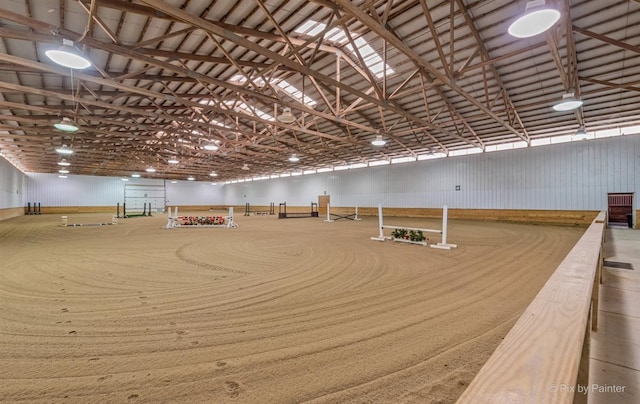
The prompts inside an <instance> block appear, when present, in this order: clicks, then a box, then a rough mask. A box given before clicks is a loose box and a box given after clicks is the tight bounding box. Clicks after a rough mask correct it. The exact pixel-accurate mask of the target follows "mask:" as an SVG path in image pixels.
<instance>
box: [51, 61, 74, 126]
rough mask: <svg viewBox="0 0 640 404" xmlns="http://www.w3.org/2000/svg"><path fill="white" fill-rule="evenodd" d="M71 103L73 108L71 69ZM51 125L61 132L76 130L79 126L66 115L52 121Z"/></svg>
mask: <svg viewBox="0 0 640 404" xmlns="http://www.w3.org/2000/svg"><path fill="white" fill-rule="evenodd" d="M71 104H72V106H73V108H74V109H75V105H76V100H75V94H74V91H73V70H71ZM53 127H54V128H56V129H58V130H61V131H63V132H77V131H78V130H79V129H80V127H79V126H78V124H76V122H75V121H74V120H72V119H71V118H68V117H66V116H65V117H62V120H60V121H59V122H56V123H54V124H53Z"/></svg>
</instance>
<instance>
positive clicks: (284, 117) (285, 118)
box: [277, 107, 296, 123]
mask: <svg viewBox="0 0 640 404" xmlns="http://www.w3.org/2000/svg"><path fill="white" fill-rule="evenodd" d="M277 119H278V122H282V123H294V122H295V121H296V117H295V116H293V114H292V113H291V108H287V107H285V108H283V109H282V114H280V115H278V118H277Z"/></svg>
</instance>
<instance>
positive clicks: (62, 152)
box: [56, 144, 73, 155]
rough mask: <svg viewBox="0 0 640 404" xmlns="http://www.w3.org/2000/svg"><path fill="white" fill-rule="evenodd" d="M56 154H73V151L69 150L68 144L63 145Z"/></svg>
mask: <svg viewBox="0 0 640 404" xmlns="http://www.w3.org/2000/svg"><path fill="white" fill-rule="evenodd" d="M56 152H58V153H60V154H65V155H69V154H73V150H71V149H70V148H68V147H67V145H66V144H63V145H62V146H61V147H58V148H57V149H56Z"/></svg>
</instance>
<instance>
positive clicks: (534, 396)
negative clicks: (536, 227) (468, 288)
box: [458, 220, 604, 404]
mask: <svg viewBox="0 0 640 404" xmlns="http://www.w3.org/2000/svg"><path fill="white" fill-rule="evenodd" d="M603 232H604V224H603V223H598V222H596V221H595V220H594V221H593V223H592V224H591V226H590V227H589V228H588V229H587V231H586V232H585V233H584V235H583V236H582V237H581V238H580V240H579V241H578V243H576V245H575V247H574V248H573V249H572V250H571V252H570V253H569V254H568V255H567V257H566V258H565V259H564V260H563V261H562V263H560V265H559V266H558V268H557V269H556V271H555V272H554V273H553V274H552V275H551V277H550V278H549V280H548V281H547V283H546V284H545V286H544V287H543V288H542V289H541V290H540V292H539V293H538V295H537V296H536V297H535V298H534V300H533V301H532V302H531V304H530V305H529V307H527V309H526V310H525V312H524V313H523V314H522V316H521V317H520V319H519V320H518V321H517V322H516V324H515V325H514V327H513V328H512V329H511V331H510V332H509V334H507V336H506V337H505V339H504V340H503V341H502V343H501V344H500V345H499V346H498V348H497V349H496V351H495V352H494V353H493V355H492V356H491V357H490V358H489V360H488V361H487V362H486V364H485V365H484V367H483V368H482V369H481V370H480V372H479V373H478V375H477V376H476V377H475V379H474V380H473V381H472V383H471V384H470V385H469V387H468V388H467V390H465V392H464V393H463V394H462V396H461V397H460V399H459V400H458V403H459V404H466V403H469V404H471V403H505V404H507V403H509V404H512V403H531V404H534V403H570V402H574V398H575V395H576V390H575V385H576V382H577V381H578V375H579V370H580V364H581V358H582V357H583V353H584V352H583V348H584V344H583V342H584V341H585V333H586V330H587V329H589V328H590V323H589V320H590V309H591V299H592V291H593V286H594V279H595V277H596V275H597V268H598V263H599V257H600V251H601V245H602V234H603ZM596 310H597V308H596ZM587 355H588V353H587ZM583 368H584V364H583ZM583 399H585V398H583V397H579V400H578V401H581V400H583Z"/></svg>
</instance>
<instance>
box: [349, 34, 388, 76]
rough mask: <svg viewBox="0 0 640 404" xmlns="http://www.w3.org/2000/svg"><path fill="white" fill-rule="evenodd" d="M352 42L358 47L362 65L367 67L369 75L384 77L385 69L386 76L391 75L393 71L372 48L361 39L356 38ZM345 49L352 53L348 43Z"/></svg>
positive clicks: (352, 50) (351, 47)
mask: <svg viewBox="0 0 640 404" xmlns="http://www.w3.org/2000/svg"><path fill="white" fill-rule="evenodd" d="M354 42H355V44H356V46H357V47H358V51H360V55H361V56H362V59H363V60H364V63H365V64H366V65H367V67H368V68H369V70H370V71H371V73H373V74H375V75H376V77H377V78H382V77H383V76H384V69H385V67H386V69H387V75H389V74H392V73H393V69H392V68H390V67H389V65H387V64H385V63H384V61H383V60H382V58H381V57H380V55H378V53H377V52H376V51H375V50H373V48H372V47H371V46H369V45H368V44H367V41H365V40H364V39H362V37H359V38H356V39H355V40H354ZM347 49H349V51H350V52H354V48H353V46H351V44H350V43H349V44H347Z"/></svg>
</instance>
